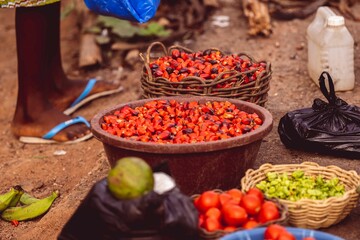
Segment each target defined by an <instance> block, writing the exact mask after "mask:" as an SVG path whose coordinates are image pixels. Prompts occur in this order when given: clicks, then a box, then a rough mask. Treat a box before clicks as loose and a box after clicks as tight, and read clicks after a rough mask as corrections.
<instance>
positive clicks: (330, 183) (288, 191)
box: [241, 162, 360, 229]
mask: <svg viewBox="0 0 360 240" xmlns="http://www.w3.org/2000/svg"><path fill="white" fill-rule="evenodd" d="M359 186H360V176H359V175H358V174H357V173H356V171H354V170H350V171H347V170H344V169H342V168H340V167H338V166H334V165H331V166H320V165H319V164H317V163H314V162H303V163H301V164H278V165H272V164H269V163H266V164H263V165H261V166H260V167H259V169H256V170H254V169H248V170H247V171H246V173H245V176H244V177H243V178H242V179H241V187H242V190H243V191H247V190H249V189H251V188H254V187H256V188H258V189H260V190H261V191H262V192H263V193H264V195H265V196H267V197H268V198H270V199H271V198H276V199H277V200H278V201H279V202H281V203H282V204H284V205H286V206H287V208H288V211H289V224H291V225H293V226H296V227H300V228H309V229H318V228H326V227H329V226H331V225H334V224H336V223H338V222H340V221H341V220H343V219H344V218H345V217H346V216H347V215H348V214H349V213H350V212H351V210H352V209H354V208H355V207H356V206H357V203H358V200H359V192H360V187H359Z"/></svg>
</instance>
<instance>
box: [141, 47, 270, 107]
mask: <svg viewBox="0 0 360 240" xmlns="http://www.w3.org/2000/svg"><path fill="white" fill-rule="evenodd" d="M156 46H160V48H161V52H162V53H163V55H164V56H168V55H170V54H171V51H172V50H173V49H180V50H183V51H185V52H188V53H194V52H195V51H193V50H191V49H188V48H186V47H183V46H180V45H172V46H170V47H168V48H166V47H165V45H164V44H163V43H161V42H153V43H152V44H150V45H149V47H148V49H147V51H146V54H144V55H143V54H140V58H141V60H142V61H143V64H144V65H143V71H142V74H141V78H140V80H141V88H142V97H143V98H154V97H161V96H177V95H184V94H190V95H196V96H197V95H200V96H218V97H226V98H238V99H240V100H244V101H249V102H252V103H255V104H258V105H260V106H264V105H265V103H266V102H267V100H268V91H269V89H270V80H271V78H272V73H273V71H272V69H271V63H270V62H268V61H265V60H260V61H258V60H255V59H254V58H253V57H252V56H250V55H249V54H248V53H244V52H242V53H237V54H235V53H234V54H233V55H238V56H240V57H241V58H244V59H245V58H246V59H248V60H249V61H250V62H252V63H265V64H266V67H265V70H264V71H262V72H261V73H260V74H258V75H257V78H256V79H255V80H253V81H250V82H248V83H246V82H244V79H245V77H246V76H247V74H252V73H254V72H255V71H257V69H258V68H255V69H249V70H248V71H245V72H241V71H237V70H231V71H230V72H223V73H220V74H219V75H218V76H217V77H216V78H215V79H205V78H201V77H196V76H187V77H185V78H183V79H182V80H181V81H179V82H172V81H169V79H167V78H164V77H155V76H153V74H152V70H151V68H150V63H151V61H152V60H154V59H156V58H158V57H154V56H153V57H150V56H151V54H152V49H153V48H154V47H156ZM210 50H212V51H220V52H221V53H222V54H223V55H225V54H224V53H223V52H222V51H221V50H219V49H217V48H210ZM204 51H207V50H204ZM225 74H230V75H225ZM223 76H224V77H223ZM218 84H221V85H222V84H226V85H227V87H225V88H219V87H217V85H218Z"/></svg>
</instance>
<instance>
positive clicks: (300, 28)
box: [0, 0, 360, 240]
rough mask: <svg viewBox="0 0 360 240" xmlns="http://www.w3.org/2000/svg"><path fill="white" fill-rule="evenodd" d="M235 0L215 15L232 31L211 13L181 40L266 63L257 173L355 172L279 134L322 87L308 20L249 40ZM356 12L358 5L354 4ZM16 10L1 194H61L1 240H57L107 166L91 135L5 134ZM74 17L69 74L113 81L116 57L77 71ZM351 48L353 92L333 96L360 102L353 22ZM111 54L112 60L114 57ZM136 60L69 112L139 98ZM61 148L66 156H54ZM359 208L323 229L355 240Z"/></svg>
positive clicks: (9, 32) (3, 66) (5, 29)
mask: <svg viewBox="0 0 360 240" xmlns="http://www.w3.org/2000/svg"><path fill="white" fill-rule="evenodd" d="M235 2H236V1H230V0H227V1H225V0H224V1H222V3H223V6H222V7H221V8H219V9H218V10H217V11H216V12H214V13H213V15H228V16H229V17H230V26H229V27H226V28H220V27H216V26H213V25H212V22H211V16H209V20H208V21H207V22H206V23H205V27H204V30H205V31H204V32H203V33H201V34H199V35H198V36H195V37H194V38H193V39H191V40H190V41H186V42H183V41H181V40H179V43H180V44H182V45H185V46H187V47H189V48H192V49H194V50H203V49H206V48H210V47H217V48H219V49H221V50H224V51H228V52H234V53H239V52H246V53H248V54H250V55H252V56H253V57H254V58H255V59H257V60H261V59H265V60H268V61H270V62H271V64H272V68H273V77H272V80H271V89H270V91H269V99H268V102H267V104H266V108H267V109H268V110H269V111H270V112H271V113H272V114H273V117H274V128H273V130H272V132H271V133H270V135H268V136H267V137H266V138H265V139H264V141H263V143H262V145H261V149H260V152H259V154H258V158H257V160H256V163H255V166H254V167H255V168H256V167H258V166H260V165H261V164H263V163H266V162H269V163H300V162H303V161H314V162H317V163H319V164H320V165H338V166H340V167H342V168H344V169H348V170H350V169H354V170H355V171H357V172H358V173H359V174H360V164H359V162H358V160H349V159H342V158H335V157H331V156H321V155H317V154H309V153H304V152H300V151H293V150H289V149H286V148H285V147H284V146H283V144H282V143H281V141H280V139H279V136H278V134H277V126H278V121H279V119H280V117H281V116H283V115H284V114H285V113H286V112H288V111H291V110H294V109H298V108H303V107H309V106H311V104H312V100H313V99H314V98H315V97H321V98H323V97H322V94H321V92H320V90H319V89H318V88H317V86H316V85H315V84H314V83H313V82H312V81H311V80H310V78H309V76H308V74H307V68H306V64H307V44H306V38H305V31H306V28H307V26H308V25H309V23H310V22H311V21H312V19H313V17H314V15H312V16H311V17H309V18H307V19H304V20H299V19H296V20H291V21H276V20H273V22H272V24H273V34H272V35H271V37H269V38H263V37H257V38H249V37H248V35H247V34H246V31H247V22H246V19H245V17H244V16H243V13H242V11H241V10H240V6H238V3H235ZM355 8H356V9H357V10H356V11H355V12H358V9H359V7H358V6H355ZM14 13H15V11H14V10H5V9H1V14H0V22H1V24H0V42H1V45H0V51H1V54H0V96H1V100H2V103H1V108H0V174H1V177H0V192H5V191H6V190H7V189H8V188H9V187H11V186H14V185H16V184H20V185H22V186H23V188H24V189H25V190H26V191H28V192H30V193H31V194H33V195H35V196H37V197H43V196H45V195H48V194H50V193H51V192H52V191H53V190H56V189H58V190H59V191H60V193H61V196H60V197H59V198H58V199H57V200H56V201H55V203H54V205H53V206H52V208H51V210H50V211H49V212H48V213H47V214H46V215H45V216H43V217H42V218H40V219H36V220H33V221H28V222H21V223H20V225H19V226H18V227H14V226H13V225H11V224H10V223H8V222H5V221H0V239H1V240H5V239H6V240H7V239H19V240H25V239H36V240H41V239H46V240H49V239H56V236H57V235H58V234H59V232H60V231H61V229H62V227H63V226H64V224H65V223H66V222H67V220H68V219H69V218H70V217H71V215H72V213H73V212H74V211H75V209H76V208H77V207H78V206H79V204H80V203H81V201H82V199H83V198H84V197H85V195H86V194H87V192H88V191H89V189H90V188H91V186H92V185H93V184H94V183H95V182H96V181H98V180H99V179H101V178H103V177H104V176H106V174H107V171H108V169H109V165H108V162H107V159H106V156H105V153H104V150H103V146H102V144H101V142H99V141H98V140H96V139H95V138H92V139H91V140H89V141H86V142H83V143H78V144H76V145H68V146H61V145H51V146H49V145H31V144H22V143H20V142H19V141H17V139H15V138H14V137H13V135H12V134H11V132H10V128H9V127H10V122H11V119H12V116H13V113H14V109H15V104H16V95H17V68H16V66H17V59H16V46H15V25H14V16H15V14H14ZM75 20H76V16H74V15H73V14H70V15H69V16H68V17H66V18H65V19H64V20H63V21H62V27H61V31H62V39H61V43H62V54H63V62H64V67H65V69H66V71H67V73H68V74H70V75H72V76H83V77H84V78H86V77H94V76H101V77H103V78H105V79H108V80H111V79H114V80H117V79H116V78H117V76H118V75H117V74H118V72H117V70H118V67H119V66H120V62H118V61H117V60H116V58H114V60H113V61H112V62H111V64H106V65H104V66H102V67H101V68H98V69H95V70H91V71H90V70H88V71H84V70H80V69H78V67H77V61H78V48H77V47H76V46H78V42H79V31H78V29H77V28H76V25H75V24H74V23H75ZM346 24H347V26H348V28H349V30H350V32H351V33H352V35H353V37H354V39H355V42H356V46H355V75H356V79H357V82H356V86H355V89H354V90H353V91H350V92H344V93H338V96H339V97H341V98H342V99H344V100H345V101H347V102H349V103H352V104H356V105H360V81H359V79H360V57H359V56H360V48H359V46H358V42H359V40H360V27H359V23H358V22H354V21H351V20H347V21H346ZM115 56H116V55H115ZM140 69H141V63H139V64H137V65H135V66H134V68H133V69H129V68H125V69H124V73H123V75H122V76H121V78H120V79H119V80H120V81H121V83H122V84H123V86H124V88H125V91H123V92H122V93H120V94H116V95H113V96H110V97H105V98H102V99H98V100H96V101H94V102H92V103H90V104H89V105H87V106H86V107H85V108H82V109H81V110H79V111H78V112H76V114H75V115H82V116H84V117H86V118H88V119H89V120H90V119H91V118H92V117H93V116H94V115H95V114H96V113H97V112H99V111H100V110H102V109H104V108H108V107H111V106H113V105H116V104H119V103H123V102H127V101H131V100H135V99H138V98H139V97H140V92H141V90H140V81H139V79H140ZM59 150H63V151H65V152H66V154H65V155H56V152H57V151H59ZM359 226H360V205H358V206H357V208H356V209H354V210H353V211H352V212H351V214H350V215H349V216H348V217H347V218H345V219H344V220H343V221H342V222H341V223H339V224H337V225H335V226H332V227H330V228H327V229H322V230H323V231H325V232H329V233H333V234H337V235H338V236H340V237H343V238H345V239H348V240H356V239H359V236H360V228H359Z"/></svg>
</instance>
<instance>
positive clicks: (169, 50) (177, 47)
mask: <svg viewBox="0 0 360 240" xmlns="http://www.w3.org/2000/svg"><path fill="white" fill-rule="evenodd" d="M173 49H180V50H183V51H184V52H187V53H193V52H194V51H193V50H191V49H190V48H187V47H183V46H180V45H172V46H170V47H169V48H168V51H167V52H168V53H167V54H170V53H171V50H173Z"/></svg>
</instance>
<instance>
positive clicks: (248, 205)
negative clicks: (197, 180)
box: [194, 188, 281, 232]
mask: <svg viewBox="0 0 360 240" xmlns="http://www.w3.org/2000/svg"><path fill="white" fill-rule="evenodd" d="M194 205H195V207H196V209H197V210H198V211H199V227H200V228H203V229H205V230H206V231H209V232H214V231H218V230H224V231H227V232H233V231H235V230H236V229H238V228H244V229H251V228H255V227H257V226H258V225H261V224H266V223H268V222H270V221H275V220H278V219H279V218H280V217H281V212H280V210H279V208H278V206H277V205H276V204H275V203H274V202H273V201H269V200H266V199H264V195H263V193H262V192H261V191H260V190H259V189H257V188H252V189H250V190H249V191H248V192H246V193H243V192H241V191H240V190H239V189H236V188H233V189H230V190H227V191H225V192H217V191H214V190H210V191H205V192H203V193H202V194H200V195H199V196H197V197H196V198H194Z"/></svg>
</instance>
